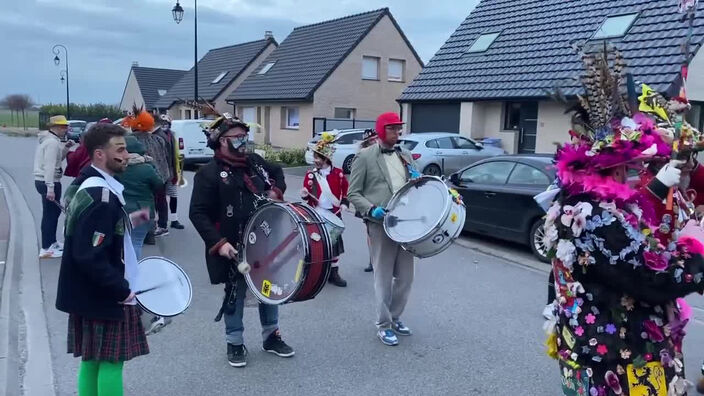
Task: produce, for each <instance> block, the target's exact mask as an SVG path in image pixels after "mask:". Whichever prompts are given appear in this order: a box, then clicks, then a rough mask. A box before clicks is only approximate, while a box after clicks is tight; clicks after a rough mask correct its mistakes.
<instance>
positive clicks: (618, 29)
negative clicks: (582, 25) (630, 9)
mask: <svg viewBox="0 0 704 396" xmlns="http://www.w3.org/2000/svg"><path fill="white" fill-rule="evenodd" d="M636 17H638V13H633V14H626V15H616V16H610V17H608V18H606V19H605V20H604V22H602V24H601V26H600V27H599V29H598V30H597V31H596V33H594V37H592V38H593V39H607V38H615V37H623V36H625V35H626V32H628V29H630V28H631V26H632V25H633V22H634V21H635V20H636Z"/></svg>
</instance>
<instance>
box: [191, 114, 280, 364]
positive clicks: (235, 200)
mask: <svg viewBox="0 0 704 396" xmlns="http://www.w3.org/2000/svg"><path fill="white" fill-rule="evenodd" d="M247 132H249V126H247V124H245V123H242V122H240V121H239V120H238V119H235V118H230V117H229V116H225V117H220V118H218V119H217V120H216V121H214V122H213V124H211V127H210V133H209V136H208V145H209V147H211V148H212V149H213V150H214V151H215V156H214V158H213V159H212V160H211V161H210V162H209V163H208V164H207V165H206V166H204V167H203V168H201V169H200V170H199V171H198V173H197V174H196V176H195V178H194V182H193V195H192V197H191V207H190V219H191V222H192V223H193V226H194V227H195V228H196V230H197V231H198V233H199V234H200V236H201V238H203V242H204V243H205V248H206V252H205V257H206V259H205V260H206V264H207V267H208V274H209V275H210V282H211V283H212V284H220V283H225V284H226V286H225V299H224V301H223V305H222V308H221V311H220V313H218V316H217V317H216V321H219V320H220V316H221V314H224V316H225V340H226V342H227V359H228V362H229V364H230V365H231V366H233V367H244V366H245V365H246V364H247V348H246V347H245V346H244V338H243V335H242V334H243V332H244V324H243V323H242V316H243V314H244V302H245V301H244V300H245V295H246V291H247V284H246V282H245V279H244V276H243V275H242V274H240V273H239V272H238V271H237V270H236V266H237V260H238V258H239V253H238V251H241V250H242V248H243V247H242V246H241V243H242V234H243V233H244V228H245V227H246V225H247V222H248V221H249V219H250V217H251V216H252V214H254V212H255V211H256V210H257V207H258V206H259V205H261V204H264V203H265V202H266V201H267V200H268V199H278V200H280V199H282V198H283V192H284V190H285V189H286V184H285V182H284V174H283V171H282V170H281V168H280V167H278V166H276V165H273V164H270V163H268V162H267V161H265V160H264V159H263V158H262V157H260V156H258V155H256V154H249V153H247V148H246V143H247ZM259 319H260V322H261V325H262V337H263V339H264V343H263V349H264V350H265V351H266V352H270V353H274V354H276V355H278V356H281V357H291V356H293V355H294V351H293V349H292V348H291V347H290V346H288V345H287V344H286V343H285V342H284V341H283V340H282V339H281V334H280V332H279V323H278V322H279V307H278V306H277V305H267V304H261V303H260V304H259Z"/></svg>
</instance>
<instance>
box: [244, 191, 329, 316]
mask: <svg viewBox="0 0 704 396" xmlns="http://www.w3.org/2000/svg"><path fill="white" fill-rule="evenodd" d="M243 246H244V247H245V248H244V256H243V258H244V261H245V262H246V263H247V264H249V266H250V271H249V272H247V273H246V274H245V275H244V276H245V279H246V280H247V285H248V287H249V289H250V291H251V292H252V293H253V294H254V295H255V296H256V297H257V299H259V301H261V302H263V303H265V304H275V305H276V304H285V303H289V302H295V301H305V300H309V299H311V298H314V297H315V296H316V295H318V293H320V291H321V290H322V289H323V286H325V283H326V282H327V279H328V276H329V275H330V268H331V260H332V258H333V256H332V251H333V250H332V247H333V241H332V238H331V237H330V234H329V233H328V230H327V228H326V225H325V220H324V219H323V218H322V217H321V216H320V215H319V214H318V213H317V212H316V211H315V209H313V208H312V207H310V206H308V205H306V204H301V203H285V202H275V203H269V204H267V205H265V206H262V207H261V208H259V209H258V210H257V211H256V212H254V214H253V215H252V218H251V219H250V220H249V222H248V223H247V227H246V229H245V234H244V241H243Z"/></svg>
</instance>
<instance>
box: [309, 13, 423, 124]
mask: <svg viewBox="0 0 704 396" xmlns="http://www.w3.org/2000/svg"><path fill="white" fill-rule="evenodd" d="M362 56H374V57H378V58H380V61H379V80H378V81H370V80H362ZM390 58H391V59H403V60H405V61H406V64H405V69H404V78H403V81H401V82H396V81H389V80H388V65H389V59H390ZM421 69H422V66H421V64H420V63H419V62H418V60H417V59H416V57H415V56H414V55H413V51H411V49H410V48H409V47H408V45H407V44H406V42H405V41H404V40H403V37H402V36H401V34H400V33H399V31H398V29H396V27H395V26H394V24H393V22H391V19H390V18H389V17H388V16H384V17H383V18H382V19H381V20H380V21H379V23H377V25H376V26H375V27H374V28H373V29H372V30H371V31H370V32H369V33H368V34H367V36H366V37H365V38H364V39H362V41H361V42H360V43H359V45H357V47H356V48H355V49H354V50H353V51H352V52H351V53H350V54H349V55H348V56H347V58H345V60H344V61H343V62H342V63H341V64H340V65H339V66H338V68H337V69H335V71H334V72H333V73H332V74H331V75H330V76H329V77H328V79H327V80H325V82H324V83H323V84H322V85H321V86H320V87H319V88H318V89H317V90H316V92H315V95H314V105H313V113H314V116H315V117H328V118H331V117H333V116H334V110H335V107H343V108H353V109H355V110H356V112H355V113H356V114H355V118H357V119H360V120H375V119H376V118H377V117H378V116H379V114H381V113H384V112H387V111H393V112H396V113H398V112H399V111H400V106H399V104H398V103H397V102H396V98H398V97H399V96H401V92H402V91H403V89H404V88H405V87H406V86H407V85H408V84H409V83H410V82H411V81H413V79H415V78H416V76H417V75H418V73H420V71H421ZM404 120H406V121H408V120H410V117H409V115H406V116H405V117H404ZM306 121H308V120H306ZM307 132H308V133H309V134H310V133H311V132H312V129H309V130H308V131H307Z"/></svg>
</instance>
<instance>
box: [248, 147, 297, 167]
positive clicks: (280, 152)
mask: <svg viewBox="0 0 704 396" xmlns="http://www.w3.org/2000/svg"><path fill="white" fill-rule="evenodd" d="M255 148H256V149H257V150H262V151H264V153H265V155H264V156H265V158H266V159H267V161H272V162H277V163H279V164H281V165H282V166H286V167H291V166H302V165H306V151H305V150H303V149H276V148H273V147H271V146H269V145H265V146H256V147H255Z"/></svg>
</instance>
